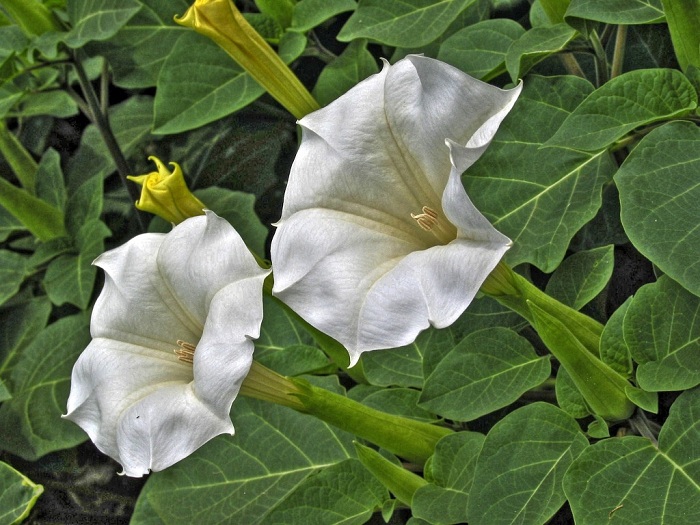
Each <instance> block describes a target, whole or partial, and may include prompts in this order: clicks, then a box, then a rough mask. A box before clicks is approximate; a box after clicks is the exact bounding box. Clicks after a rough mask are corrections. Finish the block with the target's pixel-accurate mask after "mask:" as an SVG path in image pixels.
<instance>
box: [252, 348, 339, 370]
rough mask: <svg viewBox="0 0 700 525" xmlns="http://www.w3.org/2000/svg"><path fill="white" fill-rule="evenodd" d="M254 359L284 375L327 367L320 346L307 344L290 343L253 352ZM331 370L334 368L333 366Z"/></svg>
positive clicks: (327, 363) (324, 355)
mask: <svg viewBox="0 0 700 525" xmlns="http://www.w3.org/2000/svg"><path fill="white" fill-rule="evenodd" d="M255 359H256V361H259V362H260V363H261V364H263V365H265V366H266V367H268V368H271V369H273V370H274V371H275V372H277V373H279V374H282V375H285V376H299V375H302V374H313V373H315V372H317V371H319V370H323V369H326V368H328V367H329V361H328V358H327V357H326V354H324V353H323V351H322V350H321V349H320V348H317V347H315V346H309V345H292V346H288V347H286V348H283V349H278V350H268V351H260V352H257V353H256V354H255ZM331 370H335V367H332V368H331ZM333 377H335V376H333Z"/></svg>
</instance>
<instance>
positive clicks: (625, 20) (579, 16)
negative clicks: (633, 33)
mask: <svg viewBox="0 0 700 525" xmlns="http://www.w3.org/2000/svg"><path fill="white" fill-rule="evenodd" d="M564 19H565V20H566V22H567V23H568V24H570V25H571V26H572V27H575V28H576V29H578V30H579V31H582V32H585V28H586V21H587V20H593V21H595V22H604V23H606V24H623V25H636V24H654V23H659V22H663V21H664V9H663V7H662V6H661V0H615V1H614V2H611V1H610V0H571V4H569V8H568V9H567V10H566V14H565V16H564Z"/></svg>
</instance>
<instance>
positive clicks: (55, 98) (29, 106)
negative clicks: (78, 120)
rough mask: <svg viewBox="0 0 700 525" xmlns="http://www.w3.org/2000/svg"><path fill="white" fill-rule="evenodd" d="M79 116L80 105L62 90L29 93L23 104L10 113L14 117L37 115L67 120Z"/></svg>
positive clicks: (23, 99) (23, 98)
mask: <svg viewBox="0 0 700 525" xmlns="http://www.w3.org/2000/svg"><path fill="white" fill-rule="evenodd" d="M77 114H78V105H77V104H76V102H75V100H74V99H72V98H71V96H70V95H69V94H68V93H67V92H66V91H62V90H57V91H39V92H37V93H28V94H27V95H25V96H24V97H22V102H21V103H20V104H19V105H18V106H17V107H16V108H15V109H14V110H13V111H12V112H11V113H10V116H12V117H19V118H27V117H34V116H37V115H50V116H52V117H57V118H67V117H72V116H74V115H77Z"/></svg>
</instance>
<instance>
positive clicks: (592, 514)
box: [564, 388, 700, 525]
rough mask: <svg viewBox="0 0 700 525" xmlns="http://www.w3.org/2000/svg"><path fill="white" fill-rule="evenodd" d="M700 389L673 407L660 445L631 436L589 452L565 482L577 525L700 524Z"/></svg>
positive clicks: (690, 392)
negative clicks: (699, 460)
mask: <svg viewBox="0 0 700 525" xmlns="http://www.w3.org/2000/svg"><path fill="white" fill-rule="evenodd" d="M699 444H700V389H697V388H696V389H694V390H689V391H687V392H684V393H683V394H681V395H680V397H679V398H678V399H677V400H676V401H675V402H674V403H673V405H672V406H671V411H670V414H669V417H668V419H667V420H666V422H665V424H664V426H663V428H662V429H661V433H660V434H659V443H658V446H656V444H655V443H653V442H652V441H650V440H649V439H647V438H643V437H637V436H630V437H623V438H617V439H606V440H603V441H600V442H598V443H596V444H595V445H593V446H591V447H589V448H588V449H587V450H585V451H584V452H583V453H582V454H581V455H580V456H579V457H578V458H577V459H576V460H575V461H574V463H573V464H572V465H571V467H570V468H569V471H568V472H567V473H566V477H565V478H564V490H565V491H566V495H567V497H568V499H569V504H570V505H571V510H572V511H573V514H574V518H575V520H576V524H577V525H599V524H601V523H615V524H618V525H658V524H659V523H668V524H674V523H677V524H679V525H682V524H690V523H700V471H699V470H698V457H700V450H699V449H698V445H699Z"/></svg>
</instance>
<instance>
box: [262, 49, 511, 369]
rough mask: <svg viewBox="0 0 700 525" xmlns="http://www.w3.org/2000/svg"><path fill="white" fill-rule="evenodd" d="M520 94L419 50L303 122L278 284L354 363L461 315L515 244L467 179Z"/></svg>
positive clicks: (276, 261)
mask: <svg viewBox="0 0 700 525" xmlns="http://www.w3.org/2000/svg"><path fill="white" fill-rule="evenodd" d="M519 93H520V87H517V88H515V89H512V90H501V89H499V88H496V87H493V86H490V85H488V84H485V83H483V82H480V81H478V80H476V79H473V78H471V77H469V76H468V75H465V74H464V73H462V72H461V71H459V70H457V69H455V68H453V67H452V66H449V65H447V64H444V63H442V62H439V61H437V60H433V59H430V58H425V57H420V56H409V57H407V58H406V59H403V60H400V61H399V62H397V63H396V64H394V65H393V66H386V67H385V68H384V69H383V70H382V72H380V73H379V74H377V75H374V76H372V77H370V78H369V79H367V80H365V81H364V82H362V83H360V84H359V85H358V86H356V87H354V88H353V89H351V90H350V91H348V93H346V94H345V95H343V96H342V97H340V98H339V99H338V100H336V101H334V102H333V103H331V104H329V105H328V106H327V107H325V108H323V109H321V110H319V111H317V112H314V113H312V114H310V115H307V116H306V117H304V118H303V119H302V120H301V121H300V124H301V126H302V129H303V136H302V144H301V146H300V148H299V152H298V154H297V157H296V159H295V161H294V164H293V166H292V170H291V174H290V178H289V183H288V187H287V192H286V193H285V202H284V207H283V210H282V217H281V219H280V221H279V223H278V225H277V226H278V229H277V232H276V233H275V237H274V238H273V240H272V260H273V267H274V269H275V285H274V288H273V293H274V294H275V295H276V296H278V297H279V298H280V299H281V300H283V301H285V302H286V303H287V304H288V305H289V306H290V307H291V308H293V309H294V310H296V311H297V312H298V313H299V314H300V315H301V316H302V317H303V318H304V319H306V320H307V321H308V322H309V323H311V324H312V325H314V326H315V327H317V328H319V329H320V330H322V331H324V332H326V333H327V334H328V335H330V336H332V337H334V338H335V339H337V340H338V341H340V342H341V343H342V344H343V345H345V347H346V348H347V349H348V351H349V352H350V355H351V361H352V363H353V364H354V363H355V362H356V361H357V359H358V358H359V356H360V354H361V353H362V352H364V351H369V350H376V349H379V348H391V347H397V346H402V345H405V344H408V343H410V342H411V341H413V340H414V339H415V337H416V336H417V334H418V333H419V332H420V331H421V330H423V329H424V328H426V327H428V326H429V325H430V324H433V325H435V326H437V327H445V326H448V325H449V324H450V323H452V322H453V321H454V320H455V319H456V318H457V317H458V316H459V315H460V314H461V313H462V312H463V311H464V309H465V308H466V307H467V305H468V304H469V303H470V301H471V300H472V299H473V297H474V295H475V294H476V292H477V291H478V289H479V287H480V285H481V284H482V283H483V281H484V279H485V278H486V277H487V276H488V274H489V273H490V272H491V271H492V270H493V268H494V267H495V266H496V265H497V264H498V262H499V260H500V259H501V257H502V256H503V254H504V253H505V251H506V250H507V249H508V247H509V246H510V240H509V239H508V238H507V237H505V236H504V235H502V234H500V233H499V232H498V231H496V230H495V229H494V228H493V226H492V225H491V224H490V223H489V222H488V220H487V219H486V218H485V217H484V216H483V215H482V214H481V213H480V212H479V211H478V210H477V209H476V208H475V207H474V205H473V204H472V202H471V201H470V200H469V197H468V196H467V194H466V192H465V191H464V188H463V186H462V183H461V179H460V176H461V173H462V172H463V171H464V170H465V169H467V168H468V167H469V166H471V165H472V164H473V163H474V162H475V161H476V160H477V159H478V158H479V157H480V156H481V154H482V153H483V152H484V151H485V149H486V147H487V146H488V144H489V143H490V142H491V140H492V139H493V136H494V135H495V133H496V130H497V129H498V126H499V124H500V122H501V121H502V120H503V118H505V116H506V115H507V113H508V112H509V111H510V109H511V108H512V106H513V104H514V103H515V101H516V99H517V97H518V95H519Z"/></svg>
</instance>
